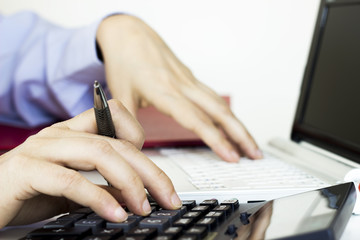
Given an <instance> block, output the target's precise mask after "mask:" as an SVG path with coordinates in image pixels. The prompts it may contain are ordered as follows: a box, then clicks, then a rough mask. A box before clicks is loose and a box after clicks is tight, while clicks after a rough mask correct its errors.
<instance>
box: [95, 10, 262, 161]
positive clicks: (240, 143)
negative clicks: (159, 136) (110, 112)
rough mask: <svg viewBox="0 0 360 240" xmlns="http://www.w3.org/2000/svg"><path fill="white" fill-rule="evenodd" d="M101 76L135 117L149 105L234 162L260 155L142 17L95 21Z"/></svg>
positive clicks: (218, 100) (217, 100)
mask: <svg viewBox="0 0 360 240" xmlns="http://www.w3.org/2000/svg"><path fill="white" fill-rule="evenodd" d="M97 41H98V43H99V45H100V48H101V51H102V54H103V57H104V62H105V70H106V77H107V81H108V85H109V87H110V91H111V93H112V95H113V97H114V98H117V99H120V100H121V101H122V102H123V103H124V105H125V106H126V107H127V108H128V109H129V111H130V112H132V114H133V115H134V116H135V115H136V111H137V109H138V107H145V106H148V105H154V106H155V107H156V108H158V109H159V110H160V111H161V112H163V113H165V114H167V115H170V116H172V117H173V118H174V119H175V120H176V121H178V122H179V123H180V124H181V125H182V126H183V127H185V128H188V129H190V130H192V131H194V132H195V133H196V134H197V135H198V136H200V137H201V138H202V140H203V141H204V142H205V143H206V144H207V145H208V146H209V147H211V148H212V150H213V151H214V152H216V153H217V154H218V155H219V156H220V157H221V158H222V159H224V160H226V161H229V162H237V161H238V160H239V156H240V155H245V156H247V157H249V158H252V159H257V158H261V157H262V154H261V152H260V151H259V150H258V147H257V145H256V143H255V141H254V139H253V138H252V137H251V135H250V134H249V133H248V131H247V130H246V129H245V127H244V126H243V124H242V123H241V122H240V121H239V120H238V119H237V118H236V117H235V116H234V114H233V113H232V111H231V110H230V108H229V106H228V105H227V104H226V102H225V101H224V100H223V99H222V98H221V97H219V96H218V95H217V94H216V93H215V92H214V91H212V90H211V89H209V88H208V87H206V86H205V85H204V84H202V83H201V82H199V81H198V80H197V79H196V78H195V77H194V76H193V74H192V73H191V71H190V70H189V69H188V68H187V67H186V66H184V65H183V64H182V63H181V62H180V61H179V59H177V58H176V56H175V55H174V54H173V53H172V52H171V50H170V49H169V48H168V47H167V46H166V44H165V43H164V42H163V41H162V39H161V38H160V37H159V36H158V35H157V34H156V33H155V32H154V31H153V30H152V29H151V28H150V27H149V26H147V25H146V24H145V23H144V22H142V21H141V20H139V19H137V18H135V17H132V16H127V15H115V16H111V17H108V18H107V19H105V20H104V21H103V22H102V23H101V24H100V26H99V29H98V32H97Z"/></svg>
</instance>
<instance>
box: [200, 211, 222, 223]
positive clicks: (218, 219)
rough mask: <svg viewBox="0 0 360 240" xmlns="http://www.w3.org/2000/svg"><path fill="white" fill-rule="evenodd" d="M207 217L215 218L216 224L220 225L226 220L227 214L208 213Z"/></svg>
mask: <svg viewBox="0 0 360 240" xmlns="http://www.w3.org/2000/svg"><path fill="white" fill-rule="evenodd" d="M205 217H207V218H214V219H215V220H216V223H217V224H218V225H219V224H220V223H221V222H222V221H224V220H225V213H224V212H215V211H211V212H208V213H207V214H206V215H205Z"/></svg>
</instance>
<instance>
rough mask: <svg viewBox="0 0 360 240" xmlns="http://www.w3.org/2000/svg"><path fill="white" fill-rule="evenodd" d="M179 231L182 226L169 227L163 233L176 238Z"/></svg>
mask: <svg viewBox="0 0 360 240" xmlns="http://www.w3.org/2000/svg"><path fill="white" fill-rule="evenodd" d="M181 232H182V227H169V228H168V229H166V230H165V231H164V235H166V236H172V237H173V238H177V237H178V236H180V234H181Z"/></svg>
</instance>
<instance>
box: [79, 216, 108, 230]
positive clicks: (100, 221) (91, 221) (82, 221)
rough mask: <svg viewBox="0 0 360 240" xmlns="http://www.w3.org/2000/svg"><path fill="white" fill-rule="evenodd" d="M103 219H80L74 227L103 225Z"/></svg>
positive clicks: (98, 226)
mask: <svg viewBox="0 0 360 240" xmlns="http://www.w3.org/2000/svg"><path fill="white" fill-rule="evenodd" d="M104 223H105V221H104V220H103V219H96V218H94V219H80V220H79V221H77V222H76V223H75V227H91V228H100V227H103V226H104Z"/></svg>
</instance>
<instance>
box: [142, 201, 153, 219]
mask: <svg viewBox="0 0 360 240" xmlns="http://www.w3.org/2000/svg"><path fill="white" fill-rule="evenodd" d="M143 211H144V214H145V215H148V214H150V213H151V207H150V203H149V201H148V200H147V199H145V201H144V203H143Z"/></svg>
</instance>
